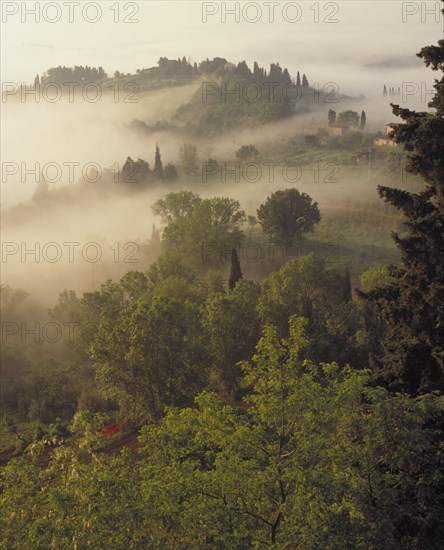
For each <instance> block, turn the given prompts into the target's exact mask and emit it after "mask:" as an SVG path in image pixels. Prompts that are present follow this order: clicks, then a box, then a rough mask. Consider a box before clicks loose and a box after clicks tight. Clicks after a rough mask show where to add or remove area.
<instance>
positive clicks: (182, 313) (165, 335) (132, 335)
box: [91, 295, 206, 420]
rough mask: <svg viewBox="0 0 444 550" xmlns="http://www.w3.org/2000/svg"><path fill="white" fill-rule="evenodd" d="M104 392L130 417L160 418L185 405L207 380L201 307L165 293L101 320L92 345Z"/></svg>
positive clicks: (137, 301) (142, 299)
mask: <svg viewBox="0 0 444 550" xmlns="http://www.w3.org/2000/svg"><path fill="white" fill-rule="evenodd" d="M91 356H92V359H93V361H94V366H95V370H96V376H97V378H98V381H99V383H100V385H101V388H102V390H103V393H104V396H106V397H107V398H110V399H113V400H114V401H116V402H117V403H118V404H119V407H120V409H121V410H122V412H123V413H124V414H125V415H126V416H127V417H128V418H134V419H137V420H140V419H143V418H145V419H146V418H151V419H156V418H159V417H160V415H161V414H162V412H163V409H164V407H165V406H168V405H185V404H186V403H187V402H189V399H190V396H192V395H193V393H195V392H196V390H198V389H199V388H202V387H203V384H204V381H205V364H206V354H205V346H204V342H203V333H202V329H201V328H200V321H199V311H198V308H197V306H195V305H194V304H192V303H191V302H189V301H188V300H183V299H178V298H175V297H170V296H166V295H158V296H155V297H153V298H152V299H149V298H144V297H143V296H142V297H141V298H139V299H137V300H131V301H129V302H128V303H127V305H126V307H125V308H123V309H122V310H121V312H120V313H119V315H118V317H117V318H116V317H113V318H112V319H105V318H104V319H102V322H101V325H100V327H99V330H98V332H97V334H96V336H95V338H94V341H93V343H92V345H91Z"/></svg>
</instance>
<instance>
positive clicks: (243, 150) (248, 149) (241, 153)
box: [236, 145, 259, 160]
mask: <svg viewBox="0 0 444 550" xmlns="http://www.w3.org/2000/svg"><path fill="white" fill-rule="evenodd" d="M258 155H259V151H258V150H257V149H256V147H255V146H254V145H242V147H240V148H239V149H238V150H237V151H236V157H237V158H238V159H240V160H250V159H253V158H256V157H257V156H258Z"/></svg>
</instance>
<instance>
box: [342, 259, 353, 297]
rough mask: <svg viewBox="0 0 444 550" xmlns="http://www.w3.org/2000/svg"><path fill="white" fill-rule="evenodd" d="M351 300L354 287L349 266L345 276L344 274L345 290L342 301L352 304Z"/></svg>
mask: <svg viewBox="0 0 444 550" xmlns="http://www.w3.org/2000/svg"><path fill="white" fill-rule="evenodd" d="M351 300H352V285H351V277H350V269H349V267H348V266H347V267H346V268H345V274H344V288H343V291H342V301H343V302H351Z"/></svg>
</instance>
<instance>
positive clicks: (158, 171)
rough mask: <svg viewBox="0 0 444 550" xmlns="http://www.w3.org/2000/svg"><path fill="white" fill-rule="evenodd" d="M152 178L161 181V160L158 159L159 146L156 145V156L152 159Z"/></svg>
mask: <svg viewBox="0 0 444 550" xmlns="http://www.w3.org/2000/svg"><path fill="white" fill-rule="evenodd" d="M154 177H156V178H158V179H163V166H162V159H161V158H160V150H159V146H158V145H157V143H156V154H155V158H154Z"/></svg>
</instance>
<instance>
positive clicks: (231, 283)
mask: <svg viewBox="0 0 444 550" xmlns="http://www.w3.org/2000/svg"><path fill="white" fill-rule="evenodd" d="M242 276H243V275H242V271H241V266H240V262H239V257H238V255H237V252H236V249H235V248H232V249H231V271H230V278H229V280H228V287H229V289H230V290H233V289H234V287H235V286H236V283H237V282H238V281H239V279H242Z"/></svg>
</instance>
